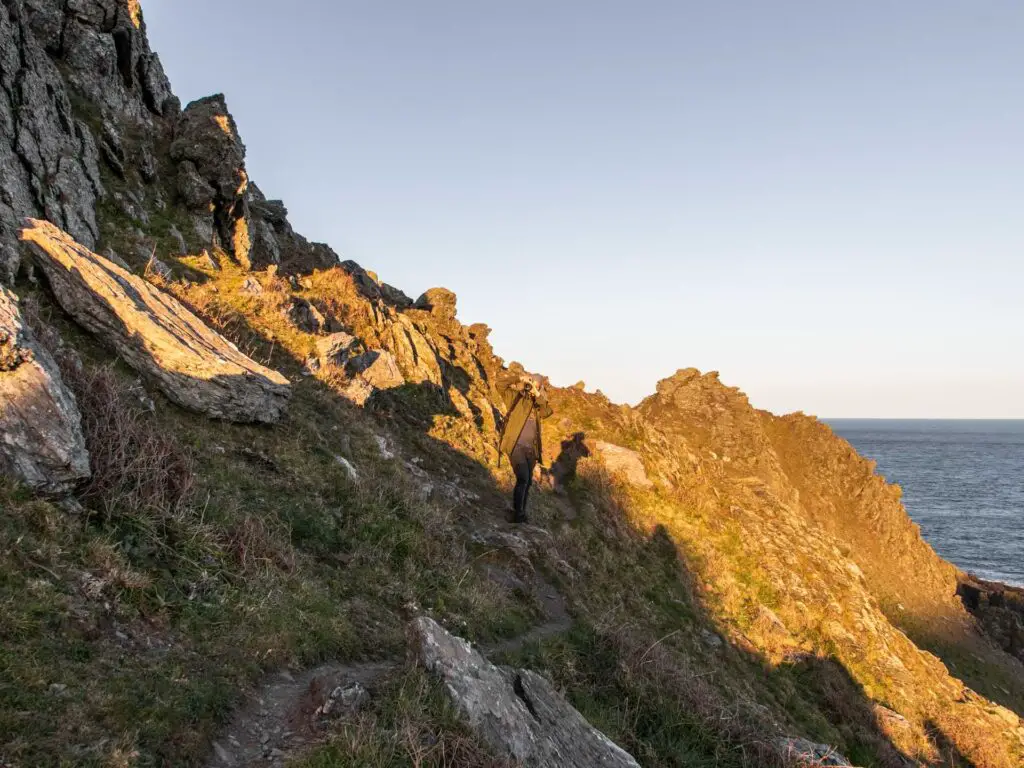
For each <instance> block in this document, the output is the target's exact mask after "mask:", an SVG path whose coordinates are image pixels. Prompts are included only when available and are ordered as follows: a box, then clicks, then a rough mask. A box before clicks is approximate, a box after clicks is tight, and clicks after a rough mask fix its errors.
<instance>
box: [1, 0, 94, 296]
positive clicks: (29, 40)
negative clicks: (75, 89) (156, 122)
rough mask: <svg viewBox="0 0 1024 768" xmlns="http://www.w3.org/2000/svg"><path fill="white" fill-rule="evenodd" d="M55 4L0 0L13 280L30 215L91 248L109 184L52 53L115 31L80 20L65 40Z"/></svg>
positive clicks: (4, 198)
mask: <svg viewBox="0 0 1024 768" xmlns="http://www.w3.org/2000/svg"><path fill="white" fill-rule="evenodd" d="M53 6H56V3H44V2H42V1H41V0H36V1H35V2H30V3H26V2H23V1H22V0H10V2H4V3H2V4H0V91H2V97H0V281H5V282H9V281H11V280H12V279H13V276H14V272H15V271H16V269H17V264H18V254H19V249H18V243H17V232H18V229H19V227H20V222H21V220H22V218H24V217H25V216H44V217H46V218H47V219H49V220H50V221H53V222H55V223H56V224H58V225H59V226H61V227H63V228H64V229H65V230H67V231H68V232H70V233H72V234H73V235H74V237H76V238H78V239H79V240H81V242H83V243H85V244H87V245H88V246H90V247H92V246H94V245H95V243H96V239H97V238H98V236H99V227H98V225H97V223H96V214H95V207H96V200H97V199H98V198H99V197H101V196H102V195H103V186H102V183H101V181H100V174H99V169H98V165H97V161H98V157H99V154H98V152H97V149H96V142H95V141H94V139H93V136H92V134H91V133H90V131H89V129H88V127H86V126H85V124H84V123H82V122H81V121H80V120H78V119H76V117H75V115H74V113H73V110H72V107H71V100H70V98H69V97H68V90H67V88H66V87H65V84H64V79H63V78H62V76H61V73H60V70H58V68H57V66H56V65H55V64H54V62H53V61H52V60H51V59H50V57H49V56H48V55H47V53H46V50H47V48H54V47H56V48H60V47H61V46H63V45H69V44H73V45H76V46H79V47H86V46H87V41H86V40H85V38H87V37H88V38H89V39H92V37H93V36H95V37H96V38H97V39H99V40H102V39H106V38H109V35H108V36H106V38H104V37H103V36H102V35H101V33H100V32H98V31H96V30H94V29H92V28H91V27H89V26H88V25H87V23H86V22H82V21H76V22H75V24H74V26H73V27H71V28H69V30H68V32H69V33H70V37H65V36H64V35H62V34H61V30H62V29H63V22H64V15H63V13H62V12H61V11H59V10H57V9H56V8H54V7H53ZM39 35H41V38H40V37H39ZM110 39H111V40H112V38H110ZM112 45H113V43H112V42H111V46H112Z"/></svg>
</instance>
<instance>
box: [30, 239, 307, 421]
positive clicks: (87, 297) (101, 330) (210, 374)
mask: <svg viewBox="0 0 1024 768" xmlns="http://www.w3.org/2000/svg"><path fill="white" fill-rule="evenodd" d="M21 237H22V239H23V240H25V241H26V242H27V243H30V244H31V245H32V246H33V252H34V255H35V261H36V263H37V264H38V265H39V267H40V269H41V270H42V272H43V273H44V274H45V275H46V278H47V281H48V282H49V285H50V288H51V290H52V291H53V294H54V296H55V297H56V299H57V301H58V302H59V303H60V305H61V307H63V309H64V310H65V311H66V312H67V313H68V314H69V315H71V316H72V317H73V318H74V319H75V320H76V321H77V322H78V323H80V324H81V325H82V326H83V327H84V328H86V329H88V330H89V331H91V332H92V333H94V334H96V335H97V336H98V337H99V338H100V340H101V341H103V342H104V343H105V344H106V345H107V346H109V347H110V348H112V349H114V350H115V351H116V352H117V353H118V354H119V355H120V356H121V357H122V358H123V359H124V360H125V362H127V363H128V364H129V365H131V366H132V367H133V368H135V369H136V370H137V371H139V372H140V373H142V374H144V375H145V376H147V377H148V378H149V379H151V380H152V381H153V382H154V383H155V384H156V385H157V386H158V387H159V388H160V390H161V391H162V392H163V393H164V394H165V395H166V396H167V397H168V399H170V400H171V401H173V402H175V403H177V404H178V405H180V406H182V407H184V408H188V409H189V410H193V411H197V412H198V413H204V414H206V415H208V416H211V417H214V418H218V419H227V420H229V421H240V422H267V423H272V422H275V421H277V420H278V419H279V418H280V417H281V414H282V413H283V412H284V411H285V409H286V407H287V404H288V399H289V397H290V396H291V390H290V385H289V383H288V380H287V379H286V378H285V377H284V376H282V375H281V374H279V373H277V372H276V371H272V370H270V369H269V368H265V367H264V366H262V365H260V364H258V363H256V362H254V361H253V360H250V359H249V358H248V357H246V356H245V355H243V354H242V353H241V352H239V351H238V349H236V348H235V346H234V345H232V344H231V343H230V342H228V341H227V340H226V339H224V337H223V336H221V335H220V334H218V333H216V332H215V331H213V330H211V329H210V328H209V326H207V325H206V324H205V323H204V322H203V321H202V320H200V319H199V318H198V317H196V316H195V315H194V314H193V313H192V312H191V311H189V310H188V309H186V308H185V307H184V306H183V305H182V304H181V303H180V302H179V301H178V300H177V299H174V298H173V297H171V296H169V295H168V294H166V293H164V292H163V291H161V290H160V289H159V288H156V287H155V286H153V285H151V284H149V283H148V282H146V281H145V280H143V279H142V278H141V277H139V276H137V275H133V274H131V273H129V272H127V271H126V270H124V269H123V268H121V267H119V266H117V265H116V264H114V263H112V262H110V261H108V260H107V259H104V258H103V257H102V256H97V255H96V254H95V253H92V252H91V251H89V250H88V249H87V248H85V247H83V246H81V245H80V244H78V243H76V242H75V241H74V240H72V239H71V238H70V237H69V236H68V235H67V234H66V233H64V232H61V231H60V230H59V229H57V227H55V226H53V225H52V224H49V223H48V222H43V221H29V223H28V226H26V228H25V229H24V230H23V231H22V234H21Z"/></svg>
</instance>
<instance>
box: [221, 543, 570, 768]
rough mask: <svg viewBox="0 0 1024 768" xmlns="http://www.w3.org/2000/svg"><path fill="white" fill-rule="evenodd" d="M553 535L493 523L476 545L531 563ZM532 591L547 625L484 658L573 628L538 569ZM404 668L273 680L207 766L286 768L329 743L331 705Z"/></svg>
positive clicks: (362, 666) (336, 667)
mask: <svg viewBox="0 0 1024 768" xmlns="http://www.w3.org/2000/svg"><path fill="white" fill-rule="evenodd" d="M546 535H547V533H546V532H545V531H543V530H542V529H539V528H532V527H530V526H522V527H513V526H507V525H503V524H493V523H492V524H489V525H484V526H482V527H480V528H477V529H475V530H474V531H473V532H472V533H471V536H470V539H471V540H473V541H475V542H477V543H479V544H485V545H488V546H493V547H495V549H496V550H497V549H500V550H503V551H506V552H511V553H512V554H513V555H514V556H515V557H518V558H519V559H520V560H528V559H529V551H530V550H531V549H532V548H533V546H534V545H535V543H536V542H535V539H536V538H537V537H538V536H546ZM485 570H486V571H487V574H488V576H489V577H490V578H493V579H495V580H497V581H499V582H500V581H502V580H503V579H505V578H515V577H514V576H512V575H511V573H510V572H509V571H507V570H506V569H504V568H502V567H499V566H485ZM531 570H532V566H531ZM528 586H529V589H530V591H531V593H532V595H533V597H534V599H535V601H536V602H537V604H538V605H539V606H540V608H541V610H542V612H543V614H544V617H545V618H544V621H542V622H541V623H540V624H537V625H535V626H533V627H532V628H531V629H529V630H527V631H526V632H523V633H522V634H520V635H517V636H515V637H511V638H507V639H505V640H502V641H500V642H497V643H493V644H489V645H484V646H480V647H479V649H480V651H481V652H483V654H484V655H485V656H495V655H499V654H504V653H514V652H515V651H518V650H520V649H521V648H523V647H525V646H527V645H529V644H530V643H534V642H538V641H540V640H544V639H546V638H549V637H553V636H555V635H558V634H561V633H563V632H566V631H568V630H569V629H570V628H571V627H572V617H571V616H570V615H569V611H568V608H567V606H566V602H565V598H564V597H563V596H562V595H561V594H560V593H559V591H558V590H557V589H556V588H555V587H554V586H553V585H552V584H550V583H549V582H548V581H547V580H546V579H545V578H544V577H543V576H541V575H540V574H539V573H537V572H536V571H533V573H532V575H531V577H530V578H529V584H528ZM401 663H402V660H401V659H398V658H395V659H391V660H386V661H374V662H365V663H356V664H340V663H327V664H322V665H320V666H318V667H314V668H312V669H308V670H305V671H304V672H301V673H297V674H294V675H293V674H291V673H289V672H277V673H271V674H268V675H267V676H266V677H265V679H264V681H263V682H262V684H261V686H260V687H259V688H258V690H257V691H256V692H255V693H254V694H253V695H252V696H251V697H250V699H249V700H248V701H247V702H246V703H245V704H244V705H243V706H242V707H241V708H239V709H238V710H237V711H236V713H235V715H234V716H233V717H232V718H231V721H230V722H229V723H228V724H227V725H226V726H225V727H224V728H223V729H222V730H221V732H220V733H219V734H218V736H217V738H216V740H215V741H214V742H213V743H212V745H211V752H210V757H209V759H208V760H207V762H206V764H205V765H206V768H250V767H255V766H272V767H274V768H277V767H278V766H284V765H285V764H286V762H287V761H288V760H290V759H292V758H294V757H295V756H296V755H297V754H299V753H301V752H302V751H304V750H305V749H306V748H307V747H309V746H311V745H313V744H316V743H317V742H318V741H320V740H321V739H322V738H323V734H324V727H323V723H324V720H325V717H326V715H325V713H324V708H325V707H326V708H327V709H328V710H330V709H332V708H344V707H346V706H351V702H353V701H360V702H361V701H362V699H363V698H364V697H366V696H368V695H369V693H368V692H372V690H373V687H374V684H375V683H376V682H377V681H378V680H379V679H380V678H381V677H382V676H384V675H386V674H387V673H389V672H391V671H393V670H395V669H397V668H398V667H399V666H400V665H401Z"/></svg>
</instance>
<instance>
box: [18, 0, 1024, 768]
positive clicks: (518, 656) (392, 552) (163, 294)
mask: <svg viewBox="0 0 1024 768" xmlns="http://www.w3.org/2000/svg"><path fill="white" fill-rule="evenodd" d="M0 84H2V87H3V99H0V118H2V120H3V127H4V130H3V134H2V137H0V169H2V173H3V175H2V179H3V180H2V194H0V276H2V282H3V283H4V284H5V285H6V287H0V509H2V512H0V643H2V645H0V648H2V650H0V766H4V767H5V768H6V766H19V767H20V768H25V767H28V766H33V767H34V766H49V765H55V766H56V765H76V766H79V765H81V766H158V765H210V766H226V765H286V764H287V765H300V766H310V767H312V766H318V767H323V766H349V765H365V766H383V765H389V766H390V765H452V766H498V765H517V764H522V765H537V766H562V765H574V764H576V765H594V764H607V765H636V764H640V765H645V766H709V767H710V766H771V765H777V766H784V765H861V766H905V765H917V764H920V765H934V766H978V767H979V768H989V767H991V768H1016V767H1017V766H1020V765H1024V724H1022V722H1021V720H1020V719H1019V715H1020V714H1022V713H1024V665H1022V663H1021V660H1020V658H1021V650H1020V647H1021V637H1024V635H1021V632H1020V628H1021V626H1024V625H1022V624H1021V619H1020V611H1019V610H1017V609H1018V608H1019V606H1018V605H1017V603H1018V602H1019V600H1018V599H1017V596H1016V595H1014V594H1012V593H1011V591H1004V590H1002V589H1001V588H1000V587H999V585H986V584H980V583H978V582H975V581H972V580H971V579H970V578H969V577H967V576H966V575H964V574H960V573H958V572H957V570H956V569H955V568H954V567H953V566H952V565H950V564H949V563H946V562H944V561H943V560H941V559H940V558H939V557H938V556H937V555H936V554H935V553H934V552H933V550H932V549H931V548H930V547H929V546H928V545H927V543H926V542H924V541H923V540H922V539H921V536H920V532H919V531H918V529H917V527H916V526H915V525H914V524H913V523H912V522H911V521H910V520H909V518H908V517H907V515H906V513H905V511H904V510H903V508H902V506H901V504H900V493H899V489H898V488H896V487H894V486H891V485H888V484H886V483H885V482H884V481H883V480H882V479H881V478H880V477H879V476H877V475H876V474H875V473H874V467H873V466H872V464H871V463H870V462H868V461H866V460H864V459H862V458H860V457H859V456H858V455H857V454H856V453H855V451H854V450H853V449H852V448H851V447H850V446H849V445H848V444H847V443H845V442H844V441H842V440H840V439H839V438H837V437H836V436H835V435H833V434H832V433H831V431H830V430H829V429H828V427H827V426H825V425H823V424H821V423H820V422H818V421H817V420H815V419H813V418H810V417H807V416H803V415H801V414H793V415H789V416H784V417H778V416H774V415H772V414H768V413H765V412H762V411H758V410H757V409H755V408H753V407H752V406H751V405H750V403H749V402H748V400H747V398H746V397H745V396H744V395H743V394H742V393H741V392H740V391H739V390H737V389H734V388H732V387H729V386H726V385H725V384H723V383H722V382H721V381H720V380H719V378H718V376H717V375H716V374H707V375H701V374H700V373H699V372H698V371H695V370H692V369H689V370H681V371H679V372H678V373H676V374H675V375H674V376H672V377H671V378H668V379H666V380H665V381H662V382H660V383H659V384H658V385H657V391H656V393H655V394H653V395H652V396H651V397H649V398H647V399H646V400H644V401H643V402H642V403H641V404H640V405H639V406H637V407H636V408H631V407H628V406H623V405H617V404H615V403H612V402H610V401H609V400H608V399H607V398H605V397H604V396H603V395H601V394H600V393H599V392H598V393H593V392H588V391H587V389H586V387H585V385H583V384H582V383H581V384H579V385H577V386H575V387H571V388H566V389H560V388H554V387H553V388H552V390H551V403H552V406H553V407H554V411H555V415H554V417H552V418H551V419H550V420H549V421H548V422H546V423H545V425H544V427H545V428H544V435H545V454H546V455H545V464H546V465H547V468H546V469H545V470H544V471H543V472H542V474H541V475H540V476H539V478H538V488H537V492H536V493H535V498H534V499H533V502H532V504H533V519H532V524H531V525H528V526H514V525H511V524H509V523H508V522H507V520H506V509H507V506H508V495H509V489H510V483H511V473H510V471H509V470H508V467H507V464H505V463H502V462H499V459H498V455H497V451H496V447H495V446H496V438H497V430H498V426H499V424H500V420H501V414H502V411H503V407H504V406H503V400H502V390H503V388H504V387H505V386H506V385H507V383H508V382H509V381H514V380H516V379H517V378H518V377H519V376H520V375H521V374H522V373H524V372H523V370H522V367H521V366H519V365H517V364H515V363H508V364H506V362H505V361H504V360H502V359H501V358H500V357H498V356H497V355H496V354H495V352H494V350H493V349H492V347H491V345H490V344H489V342H488V334H489V329H488V328H487V327H486V326H485V325H479V324H478V325H472V326H468V327H467V326H465V325H463V324H462V323H461V322H460V321H459V318H458V313H457V301H456V297H455V296H454V294H452V293H451V292H450V291H447V290H445V289H443V288H435V289H432V290H429V291H427V292H426V293H424V294H423V295H422V296H420V297H419V298H418V299H417V300H416V301H413V300H412V299H411V298H410V297H408V296H406V295H405V294H404V293H402V291H400V290H398V289H397V288H394V287H393V286H390V285H387V284H386V283H383V282H381V281H380V280H379V279H378V278H377V276H376V275H375V274H374V273H373V272H371V271H369V270H366V269H364V268H362V267H361V266H359V265H358V264H355V263H354V262H350V261H343V260H342V259H341V258H340V257H339V256H338V255H337V254H335V253H334V252H333V251H331V249H330V248H329V247H328V246H326V245H320V244H315V243H310V242H308V241H307V240H306V239H305V238H303V237H302V236H301V235H299V234H298V233H296V232H294V231H293V229H292V227H291V226H290V224H289V223H288V217H287V210H286V208H285V206H284V204H283V203H281V202H280V201H277V200H268V199H267V198H266V196H265V195H264V194H263V193H262V192H261V190H260V189H259V188H258V187H257V186H256V185H255V184H254V183H253V182H252V181H251V180H250V179H249V177H248V174H247V172H246V169H245V146H244V144H243V142H242V139H241V137H240V133H239V126H237V125H236V124H235V121H234V120H233V118H232V117H231V115H230V113H229V111H228V108H227V104H226V102H225V99H224V98H223V97H221V96H213V97H209V98H206V99H202V100H199V101H197V102H194V103H193V104H189V105H187V106H185V107H184V108H182V106H181V104H180V103H179V101H178V100H177V99H176V98H175V97H174V95H173V93H172V89H171V87H170V85H169V83H168V82H167V79H166V77H165V76H164V73H163V69H162V67H161V65H160V60H159V58H158V56H157V55H156V54H155V53H154V52H152V51H151V50H150V49H149V45H148V42H147V39H146V33H145V22H144V17H143V12H142V9H141V8H140V7H139V4H138V2H137V0H71V1H66V0H61V2H57V0H0ZM965 603H966V606H965ZM968 609H970V610H973V611H975V612H976V613H977V618H976V617H975V615H973V614H972V613H970V612H969V611H968ZM466 641H471V642H472V643H474V644H476V648H474V647H471V646H470V645H469V644H468V643H467V642H466Z"/></svg>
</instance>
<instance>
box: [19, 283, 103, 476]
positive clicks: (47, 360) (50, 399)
mask: <svg viewBox="0 0 1024 768" xmlns="http://www.w3.org/2000/svg"><path fill="white" fill-rule="evenodd" d="M0 473H3V474H5V475H10V476H13V477H15V478H17V479H18V480H20V481H22V482H23V483H25V484H26V485H28V486H30V487H32V488H35V489H37V490H40V491H44V492H47V493H63V492H66V491H69V490H71V489H72V488H73V487H74V485H75V484H76V483H77V482H78V481H79V480H83V479H85V478H87V477H89V454H88V453H87V452H86V448H85V438H84V437H83V435H82V417H81V414H80V413H79V412H78V406H77V404H76V403H75V397H74V395H72V394H71V392H69V391H68V390H67V388H66V387H65V386H64V383H63V382H62V381H61V378H60V372H59V370H58V369H57V364H56V362H55V361H54V360H53V358H52V357H51V356H50V354H49V353H48V352H47V351H46V350H45V349H44V348H43V347H42V346H41V345H40V344H39V343H38V342H37V341H36V340H35V339H34V338H33V336H32V333H31V331H30V330H29V329H28V327H27V326H25V324H24V322H23V321H22V319H21V314H20V313H19V311H18V299H17V297H16V296H15V295H14V294H13V293H11V292H10V291H9V290H7V289H6V288H4V287H3V286H0Z"/></svg>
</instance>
